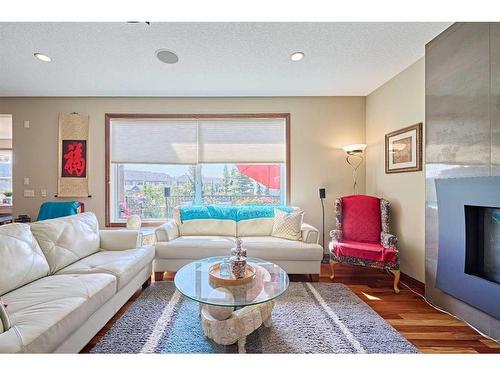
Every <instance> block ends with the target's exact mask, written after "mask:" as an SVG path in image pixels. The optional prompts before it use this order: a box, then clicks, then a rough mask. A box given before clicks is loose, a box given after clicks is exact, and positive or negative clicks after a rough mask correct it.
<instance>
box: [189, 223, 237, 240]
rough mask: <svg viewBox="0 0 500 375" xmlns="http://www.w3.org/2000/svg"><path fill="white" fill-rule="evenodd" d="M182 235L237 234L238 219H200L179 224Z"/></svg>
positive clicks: (231, 235) (232, 235)
mask: <svg viewBox="0 0 500 375" xmlns="http://www.w3.org/2000/svg"><path fill="white" fill-rule="evenodd" d="M179 232H180V235H181V236H230V237H235V236H236V221H232V220H215V219H200V220H190V221H186V222H184V223H182V224H181V225H180V226H179Z"/></svg>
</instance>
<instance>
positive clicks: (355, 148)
mask: <svg viewBox="0 0 500 375" xmlns="http://www.w3.org/2000/svg"><path fill="white" fill-rule="evenodd" d="M342 148H343V149H344V151H345V152H347V153H348V154H349V153H353V152H363V151H364V150H365V148H366V144H364V143H356V144H352V145H347V146H343V147H342Z"/></svg>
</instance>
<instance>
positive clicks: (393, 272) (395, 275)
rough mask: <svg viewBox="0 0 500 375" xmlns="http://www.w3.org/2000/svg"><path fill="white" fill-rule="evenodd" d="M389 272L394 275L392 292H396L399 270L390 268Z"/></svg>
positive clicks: (397, 290) (397, 291)
mask: <svg viewBox="0 0 500 375" xmlns="http://www.w3.org/2000/svg"><path fill="white" fill-rule="evenodd" d="M390 271H391V273H392V274H393V275H394V293H396V294H398V293H399V288H398V284H399V277H400V276H401V271H399V270H390Z"/></svg>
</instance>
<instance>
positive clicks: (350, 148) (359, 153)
mask: <svg viewBox="0 0 500 375" xmlns="http://www.w3.org/2000/svg"><path fill="white" fill-rule="evenodd" d="M342 148H343V149H344V151H345V152H346V154H347V156H346V158H345V160H346V162H347V164H349V165H350V166H351V168H352V179H353V182H354V183H353V186H352V187H353V191H354V194H357V193H358V168H359V166H360V165H361V163H363V151H365V149H366V145H365V144H363V143H358V144H354V145H347V146H344V147H342Z"/></svg>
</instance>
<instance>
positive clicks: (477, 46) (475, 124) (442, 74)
mask: <svg viewBox="0 0 500 375" xmlns="http://www.w3.org/2000/svg"><path fill="white" fill-rule="evenodd" d="M425 59H426V94H425V95H426V132H425V133H426V142H425V145H426V146H425V148H426V150H425V175H426V225H425V227H426V236H425V237H426V245H425V247H426V253H425V271H426V275H425V277H426V296H427V298H428V299H429V300H430V301H431V302H432V303H434V304H436V305H437V306H440V307H442V308H444V309H445V310H447V311H449V312H451V313H453V314H455V315H458V316H460V317H461V318H462V319H464V320H465V321H467V322H469V323H470V324H472V325H473V326H475V327H477V328H478V329H480V330H481V331H483V332H485V333H486V334H488V335H490V336H492V337H494V338H496V339H500V320H498V319H495V318H494V317H492V316H491V315H488V314H486V313H484V312H482V311H480V310H478V309H476V308H474V307H472V306H470V305H468V304H466V303H464V302H462V301H460V300H458V299H456V298H454V297H452V296H450V295H448V294H446V293H444V292H442V291H441V290H439V289H438V288H437V287H436V272H437V260H438V253H439V244H438V242H439V241H438V237H439V228H438V205H437V198H436V188H435V179H437V178H457V177H480V176H500V24H499V23H456V24H454V25H452V26H451V27H450V28H448V29H447V30H445V31H444V32H443V33H442V34H440V35H439V36H438V37H436V38H435V39H434V40H432V41H431V42H429V43H428V44H427V46H426V57H425ZM498 303H500V301H499V302H498Z"/></svg>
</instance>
